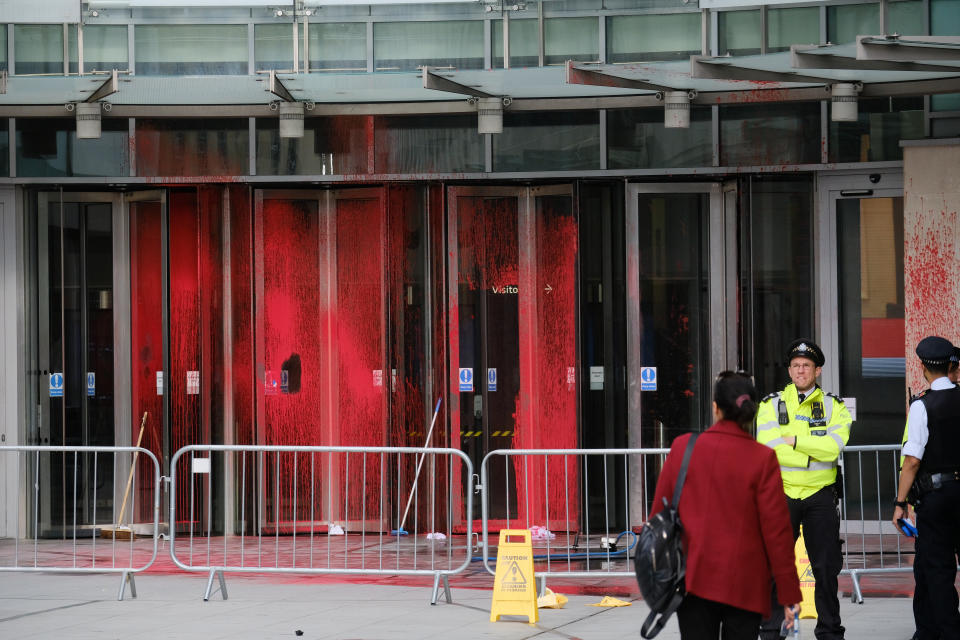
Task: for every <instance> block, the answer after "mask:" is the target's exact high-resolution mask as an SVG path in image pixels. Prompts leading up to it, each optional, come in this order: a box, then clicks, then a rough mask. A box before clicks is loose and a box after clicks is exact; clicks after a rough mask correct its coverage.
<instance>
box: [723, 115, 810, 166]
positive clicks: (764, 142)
mask: <svg viewBox="0 0 960 640" xmlns="http://www.w3.org/2000/svg"><path fill="white" fill-rule="evenodd" d="M816 162H820V103H818V102H799V103H795V104H786V105H784V104H780V105H774V104H765V105H749V106H740V105H736V106H727V105H724V106H721V107H720V165H721V166H728V167H734V166H765V165H781V164H804V163H816Z"/></svg>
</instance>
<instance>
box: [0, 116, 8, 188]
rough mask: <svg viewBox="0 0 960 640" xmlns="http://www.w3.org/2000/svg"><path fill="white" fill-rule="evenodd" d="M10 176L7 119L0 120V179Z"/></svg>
mask: <svg viewBox="0 0 960 640" xmlns="http://www.w3.org/2000/svg"><path fill="white" fill-rule="evenodd" d="M9 175H10V130H9V127H8V126H7V119H6V118H0V177H4V178H5V177H7V176H9Z"/></svg>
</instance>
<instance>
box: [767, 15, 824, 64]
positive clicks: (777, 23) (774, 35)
mask: <svg viewBox="0 0 960 640" xmlns="http://www.w3.org/2000/svg"><path fill="white" fill-rule="evenodd" d="M819 43H820V8H819V7H787V8H783V9H769V10H768V11H767V53H776V52H777V51H789V50H790V45H792V44H819Z"/></svg>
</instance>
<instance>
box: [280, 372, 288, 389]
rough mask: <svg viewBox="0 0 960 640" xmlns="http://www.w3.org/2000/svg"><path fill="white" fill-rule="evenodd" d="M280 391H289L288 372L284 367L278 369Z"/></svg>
mask: <svg viewBox="0 0 960 640" xmlns="http://www.w3.org/2000/svg"><path fill="white" fill-rule="evenodd" d="M280 391H281V392H283V393H290V372H289V371H287V370H286V369H280Z"/></svg>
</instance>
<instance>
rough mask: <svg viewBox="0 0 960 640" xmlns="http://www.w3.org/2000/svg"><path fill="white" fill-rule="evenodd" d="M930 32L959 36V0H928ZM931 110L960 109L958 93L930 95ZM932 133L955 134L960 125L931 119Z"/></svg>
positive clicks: (941, 134) (959, 129)
mask: <svg viewBox="0 0 960 640" xmlns="http://www.w3.org/2000/svg"><path fill="white" fill-rule="evenodd" d="M930 34H931V35H934V36H960V0H930ZM930 110H931V111H960V93H949V94H941V95H936V96H931V97H930ZM932 125H933V132H932V133H933V135H934V136H938V137H940V136H946V135H957V134H956V132H957V131H960V126H958V125H957V124H956V123H953V124H950V123H938V122H937V121H936V120H934V121H933V123H932Z"/></svg>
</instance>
